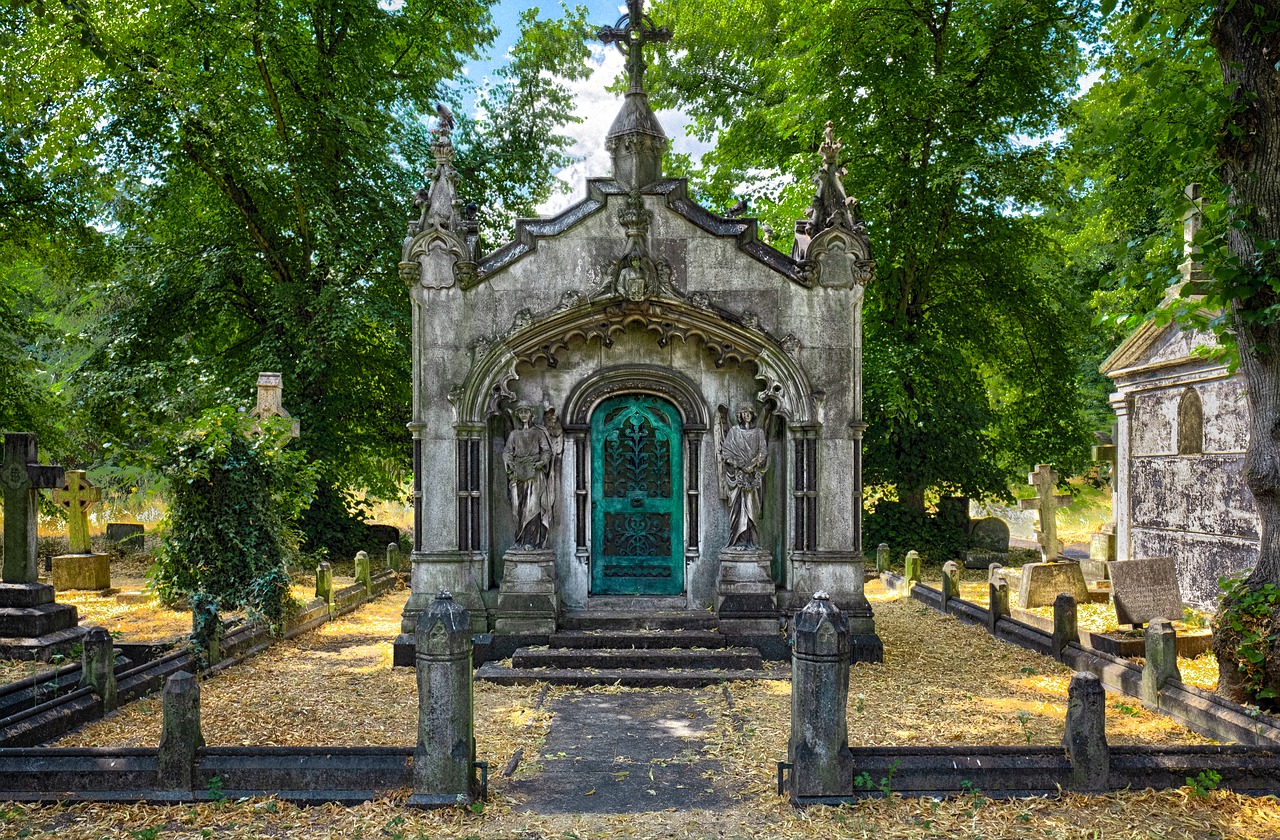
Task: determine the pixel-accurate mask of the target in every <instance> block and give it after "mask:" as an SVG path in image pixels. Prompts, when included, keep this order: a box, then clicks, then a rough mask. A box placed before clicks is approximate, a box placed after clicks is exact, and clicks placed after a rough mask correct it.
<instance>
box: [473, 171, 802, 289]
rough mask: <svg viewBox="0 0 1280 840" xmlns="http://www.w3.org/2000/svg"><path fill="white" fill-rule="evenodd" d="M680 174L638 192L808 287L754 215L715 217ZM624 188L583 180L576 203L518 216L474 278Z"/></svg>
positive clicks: (588, 212)
mask: <svg viewBox="0 0 1280 840" xmlns="http://www.w3.org/2000/svg"><path fill="white" fill-rule="evenodd" d="M686 184H687V181H686V180H685V179H684V178H664V179H662V180H661V181H655V182H654V183H652V184H650V185H649V186H647V187H645V188H644V189H642V190H641V193H642V194H644V195H659V196H662V197H663V198H664V199H665V200H666V203H667V207H668V208H670V209H671V210H672V211H673V212H674V213H676V214H677V215H678V216H680V217H681V218H683V219H685V220H686V221H688V222H690V223H691V224H693V225H694V226H695V227H697V228H699V229H701V230H704V231H706V232H707V233H709V234H711V235H712V236H721V237H733V238H735V239H737V240H738V242H737V246H738V250H739V251H742V252H743V253H744V254H746V255H747V256H749V257H752V258H753V259H755V260H756V261H758V262H761V263H763V264H764V265H767V266H768V267H769V268H772V269H773V270H774V271H776V272H778V273H779V274H781V275H782V276H783V277H786V278H787V279H788V280H791V281H793V282H795V283H799V284H800V285H808V283H806V282H805V280H804V279H802V278H803V275H802V273H801V271H800V263H799V262H797V261H796V260H793V259H792V258H791V257H790V256H788V255H787V254H784V253H782V252H781V251H779V250H777V249H775V248H773V247H772V246H770V245H766V244H765V243H764V242H761V241H760V238H759V234H758V233H757V225H756V220H755V219H727V218H724V217H723V216H719V215H716V214H715V213H712V212H711V211H710V210H708V209H706V208H705V207H703V206H702V205H700V204H698V203H697V202H695V201H693V200H692V199H690V198H689V197H688V193H687V189H686ZM626 194H627V191H626V189H625V188H624V187H623V186H622V185H621V184H619V183H618V182H617V181H615V180H613V179H612V178H589V179H587V197H586V198H585V199H583V200H582V201H579V202H578V203H577V204H574V205H573V206H571V207H569V208H568V209H566V210H563V211H561V212H560V213H558V214H557V215H555V216H549V217H547V218H545V219H518V220H517V221H516V231H515V238H514V239H512V241H510V242H508V243H507V244H506V245H503V246H502V247H501V248H499V249H498V250H496V251H494V252H492V253H490V254H488V255H486V256H485V257H484V258H483V259H482V260H481V261H480V266H479V275H480V281H481V282H483V281H484V280H485V279H486V278H488V277H490V276H491V275H493V274H496V273H497V272H499V271H502V270H503V269H505V268H506V267H507V266H509V265H511V264H512V263H514V262H515V261H516V260H518V259H520V258H521V257H523V256H525V255H526V254H529V253H532V252H533V251H535V250H537V247H538V241H539V240H541V239H545V238H548V237H553V236H559V235H560V234H562V233H564V232H565V231H567V230H569V228H571V227H573V226H574V225H576V224H578V223H579V222H581V221H583V220H584V219H586V218H588V217H590V216H592V215H594V214H595V213H597V212H599V211H600V210H603V209H604V207H605V204H606V203H607V201H608V198H609V196H611V195H626Z"/></svg>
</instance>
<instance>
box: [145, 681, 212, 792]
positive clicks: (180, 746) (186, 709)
mask: <svg viewBox="0 0 1280 840" xmlns="http://www.w3.org/2000/svg"><path fill="white" fill-rule="evenodd" d="M163 706H164V722H163V724H162V725H161V726H162V728H161V730H160V749H159V752H158V754H157V756H156V762H157V763H158V764H159V767H160V784H161V786H162V787H163V788H164V789H168V790H191V787H192V784H193V782H194V780H195V767H196V753H197V751H198V750H199V749H200V748H201V747H203V746H204V734H203V733H202V732H201V729H200V683H199V681H198V680H196V678H195V676H193V675H192V674H189V673H187V672H186V671H179V672H177V673H176V674H171V675H170V676H169V679H168V680H166V681H165V684H164V701H163Z"/></svg>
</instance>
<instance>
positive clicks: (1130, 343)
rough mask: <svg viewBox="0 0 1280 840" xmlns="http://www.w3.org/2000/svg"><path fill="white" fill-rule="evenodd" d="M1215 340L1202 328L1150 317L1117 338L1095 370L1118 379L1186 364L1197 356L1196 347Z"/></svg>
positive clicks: (1210, 343) (1204, 345)
mask: <svg viewBox="0 0 1280 840" xmlns="http://www.w3.org/2000/svg"><path fill="white" fill-rule="evenodd" d="M1180 339H1181V340H1180ZM1179 340H1180V341H1179ZM1216 344H1217V339H1216V338H1214V336H1213V335H1212V334H1211V333H1208V332H1205V331H1204V330H1199V329H1191V328H1187V327H1184V326H1183V325H1182V324H1179V323H1178V322H1176V321H1173V322H1170V323H1167V324H1160V323H1159V322H1157V321H1156V320H1155V319H1150V320H1147V321H1144V322H1143V323H1142V325H1141V326H1139V327H1138V328H1137V329H1136V330H1134V331H1133V332H1132V333H1131V334H1130V335H1129V337H1128V338H1126V339H1125V340H1124V341H1122V342H1120V346H1119V347H1117V348H1116V349H1115V350H1114V351H1112V353H1111V355H1110V356H1107V358H1106V359H1105V360H1104V361H1103V362H1102V364H1101V365H1099V367H1098V370H1099V371H1100V372H1101V373H1103V374H1104V375H1106V376H1109V377H1110V378H1112V379H1118V378H1120V377H1121V376H1128V375H1131V374H1134V373H1138V372H1140V371H1144V370H1155V369H1158V368H1165V367H1171V366H1173V365H1180V364H1185V363H1187V362H1190V361H1193V360H1195V359H1197V358H1198V357H1197V356H1195V355H1193V351H1194V350H1195V349H1196V348H1197V347H1212V346H1214V345H1216ZM1162 351H1163V352H1162Z"/></svg>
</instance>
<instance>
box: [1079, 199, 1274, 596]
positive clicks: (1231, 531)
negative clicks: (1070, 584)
mask: <svg viewBox="0 0 1280 840" xmlns="http://www.w3.org/2000/svg"><path fill="white" fill-rule="evenodd" d="M1190 197H1191V198H1192V200H1193V201H1195V200H1196V194H1195V193H1194V192H1191V193H1190ZM1197 226H1198V217H1197V216H1196V214H1195V212H1194V211H1193V212H1191V213H1189V214H1188V217H1187V222H1186V249H1187V260H1186V262H1184V263H1183V265H1182V273H1183V283H1188V282H1194V281H1195V277H1196V273H1197V272H1199V271H1200V270H1201V269H1200V265H1199V264H1198V263H1197V262H1196V261H1195V258H1194V253H1193V248H1192V240H1193V239H1194V237H1195V232H1196V228H1197ZM1179 288H1180V287H1174V291H1173V292H1172V293H1171V294H1176V292H1177V290H1178V289H1179ZM1215 348H1216V340H1215V338H1214V337H1213V335H1211V334H1210V333H1207V332H1204V331H1200V330H1184V329H1183V328H1182V327H1181V326H1180V325H1179V324H1177V323H1172V324H1163V325H1162V324H1159V323H1157V322H1156V321H1154V320H1153V321H1148V322H1146V323H1144V324H1143V325H1142V326H1141V327H1139V328H1138V329H1137V330H1135V331H1134V333H1133V334H1132V335H1130V336H1129V338H1128V339H1126V340H1125V341H1124V342H1123V343H1122V344H1121V345H1120V346H1119V347H1118V348H1116V350H1115V352H1114V353H1112V354H1111V355H1110V356H1109V357H1108V358H1107V360H1106V361H1104V362H1103V363H1102V368H1101V369H1102V372H1103V373H1104V374H1106V375H1107V376H1109V377H1111V379H1112V380H1113V381H1114V382H1115V387H1116V391H1115V393H1113V394H1112V395H1111V407H1112V410H1114V411H1115V414H1116V421H1117V422H1116V432H1117V434H1116V439H1115V447H1116V448H1115V478H1114V488H1115V496H1114V499H1113V503H1112V504H1113V508H1114V511H1115V532H1116V534H1115V536H1116V556H1117V557H1118V558H1119V559H1121V560H1125V559H1129V558H1143V557H1172V558H1173V559H1174V567H1175V568H1176V569H1177V573H1178V585H1179V589H1180V591H1181V594H1182V600H1183V601H1184V602H1186V603H1189V604H1193V605H1196V606H1198V607H1201V608H1207V609H1211V608H1213V607H1214V606H1215V603H1216V601H1217V596H1218V592H1219V589H1218V578H1219V577H1225V576H1228V575H1231V574H1234V573H1236V572H1240V571H1245V570H1247V569H1251V568H1252V567H1253V566H1254V565H1256V564H1257V562H1258V520H1257V512H1256V508H1255V507H1254V502H1253V494H1252V493H1250V492H1249V488H1248V487H1247V486H1246V484H1245V464H1244V456H1245V450H1246V449H1247V448H1248V445H1249V416H1248V406H1247V405H1246V403H1245V394H1244V379H1243V377H1242V376H1241V375H1240V374H1238V373H1232V372H1231V371H1230V370H1228V368H1227V365H1226V363H1225V362H1224V361H1223V360H1222V359H1221V358H1218V357H1216V356H1215V355H1213V354H1211V353H1207V352H1206V351H1210V350H1213V349H1215Z"/></svg>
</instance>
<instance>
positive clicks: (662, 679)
mask: <svg viewBox="0 0 1280 840" xmlns="http://www.w3.org/2000/svg"><path fill="white" fill-rule="evenodd" d="M475 678H476V679H477V680H483V681H484V682H491V683H497V684H498V685H533V684H534V683H540V682H542V683H548V684H550V685H576V686H590V685H622V686H629V687H633V688H655V687H658V686H670V687H673V688H701V687H702V686H705V685H715V684H717V683H720V682H737V681H741V680H789V679H791V668H790V667H789V666H785V665H784V666H771V667H769V668H762V669H759V670H751V671H739V670H726V671H712V670H692V669H686V670H674V671H662V670H647V669H646V670H640V669H626V668H611V669H608V670H600V671H597V670H592V669H584V668H504V667H502V666H501V665H498V664H496V663H494V662H488V663H486V664H484V665H482V666H481V667H480V669H479V670H477V671H476V677H475Z"/></svg>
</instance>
